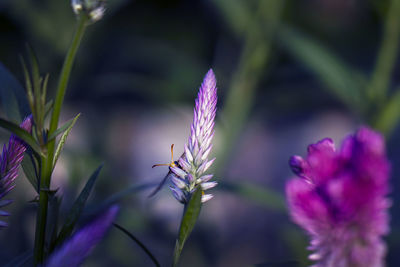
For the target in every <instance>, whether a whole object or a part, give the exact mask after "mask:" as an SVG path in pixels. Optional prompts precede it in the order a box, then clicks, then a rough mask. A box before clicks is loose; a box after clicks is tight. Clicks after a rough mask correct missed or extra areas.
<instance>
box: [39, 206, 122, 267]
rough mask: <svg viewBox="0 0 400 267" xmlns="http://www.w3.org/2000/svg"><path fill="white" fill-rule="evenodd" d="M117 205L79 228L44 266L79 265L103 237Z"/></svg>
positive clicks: (69, 266)
mask: <svg viewBox="0 0 400 267" xmlns="http://www.w3.org/2000/svg"><path fill="white" fill-rule="evenodd" d="M118 209H119V208H118V206H112V207H111V208H109V209H108V210H107V211H105V212H104V213H103V214H101V215H99V216H98V217H97V218H95V219H94V220H93V221H92V222H90V223H89V224H87V225H86V226H84V227H83V228H82V229H80V230H79V231H78V232H77V233H76V234H74V235H73V237H72V238H71V239H70V240H68V241H66V242H65V243H64V245H63V246H62V247H61V248H60V249H58V250H57V251H55V252H54V253H53V254H52V255H51V256H50V258H49V260H48V262H47V264H46V265H45V266H46V267H75V266H80V265H81V264H82V262H83V261H84V260H85V259H86V258H87V257H88V256H89V254H90V252H91V251H92V249H93V248H94V247H95V246H96V245H97V244H98V243H99V242H100V241H101V240H102V239H103V237H104V235H105V234H106V233H107V231H108V229H109V228H110V227H111V225H112V223H113V221H114V219H115V217H116V216H117V213H118Z"/></svg>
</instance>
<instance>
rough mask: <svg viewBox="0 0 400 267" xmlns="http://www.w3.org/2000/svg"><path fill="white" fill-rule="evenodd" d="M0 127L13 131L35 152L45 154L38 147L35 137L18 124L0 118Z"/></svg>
mask: <svg viewBox="0 0 400 267" xmlns="http://www.w3.org/2000/svg"><path fill="white" fill-rule="evenodd" d="M0 127H3V128H4V129H6V130H9V131H10V132H12V133H14V134H15V135H16V136H18V137H19V138H21V139H22V140H23V141H24V142H25V143H27V144H28V145H29V146H30V147H31V148H32V149H33V150H34V151H35V152H36V153H38V154H39V155H42V156H45V155H44V154H43V152H42V150H41V149H40V146H39V145H38V143H36V141H35V139H33V137H32V135H31V134H30V133H28V132H27V131H25V130H24V129H22V128H20V127H19V125H18V124H15V123H13V122H10V121H7V120H5V119H1V118H0Z"/></svg>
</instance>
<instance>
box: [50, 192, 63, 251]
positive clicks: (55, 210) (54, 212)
mask: <svg viewBox="0 0 400 267" xmlns="http://www.w3.org/2000/svg"><path fill="white" fill-rule="evenodd" d="M61 201H62V199H61V198H58V197H57V196H56V195H55V194H53V195H51V196H50V198H49V210H48V214H47V226H46V228H47V230H46V233H48V234H47V235H46V239H47V241H46V242H47V243H48V244H51V245H55V243H56V240H57V230H58V222H59V216H58V215H59V213H60V212H59V211H60V205H61ZM53 249H54V247H50V251H52V250H53Z"/></svg>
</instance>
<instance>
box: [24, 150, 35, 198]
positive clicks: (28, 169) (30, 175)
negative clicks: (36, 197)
mask: <svg viewBox="0 0 400 267" xmlns="http://www.w3.org/2000/svg"><path fill="white" fill-rule="evenodd" d="M27 154H28V153H27ZM29 156H30V157H27V156H26V157H24V159H23V160H22V163H21V165H22V169H23V170H24V173H25V176H26V178H27V179H28V181H29V182H30V183H31V185H32V186H33V188H35V191H36V192H37V193H39V177H38V176H37V168H35V165H34V163H33V159H32V158H31V157H32V154H31V155H29Z"/></svg>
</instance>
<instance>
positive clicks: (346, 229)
mask: <svg viewBox="0 0 400 267" xmlns="http://www.w3.org/2000/svg"><path fill="white" fill-rule="evenodd" d="M290 166H291V168H292V170H293V172H294V173H295V174H296V175H298V176H299V177H300V178H294V179H292V180H290V181H289V182H288V183H287V185H286V195H287V200H288V204H289V210H290V214H291V216H292V218H293V220H294V221H295V222H296V223H297V224H298V225H300V226H301V227H302V228H304V229H305V230H306V231H307V232H308V234H309V235H310V236H311V239H312V240H311V246H310V247H309V248H310V249H311V250H313V251H314V253H313V254H312V255H310V259H312V260H315V261H317V264H316V265H315V266H324V267H326V266H332V267H347V266H352V267H361V266H362V267H379V266H384V256H385V252H386V246H385V243H384V242H383V240H382V236H383V235H385V234H387V233H388V231H389V226H388V220H389V215H388V212H387V210H388V208H389V206H390V201H389V200H388V199H387V198H386V195H387V194H388V190H389V186H388V178H389V173H390V164H389V161H388V160H387V158H386V152H385V143H384V140H383V137H382V136H381V135H380V134H379V133H377V132H374V131H372V130H371V129H369V128H366V127H363V128H361V129H360V130H358V131H357V133H356V134H355V135H354V136H349V137H348V138H346V139H345V140H344V142H343V144H342V147H341V149H340V150H339V151H336V149H335V146H334V143H333V141H332V140H331V139H329V138H326V139H323V140H321V141H320V142H318V143H316V144H312V145H310V146H309V147H308V156H307V158H306V159H302V158H301V157H299V156H293V157H292V158H291V159H290Z"/></svg>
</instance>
